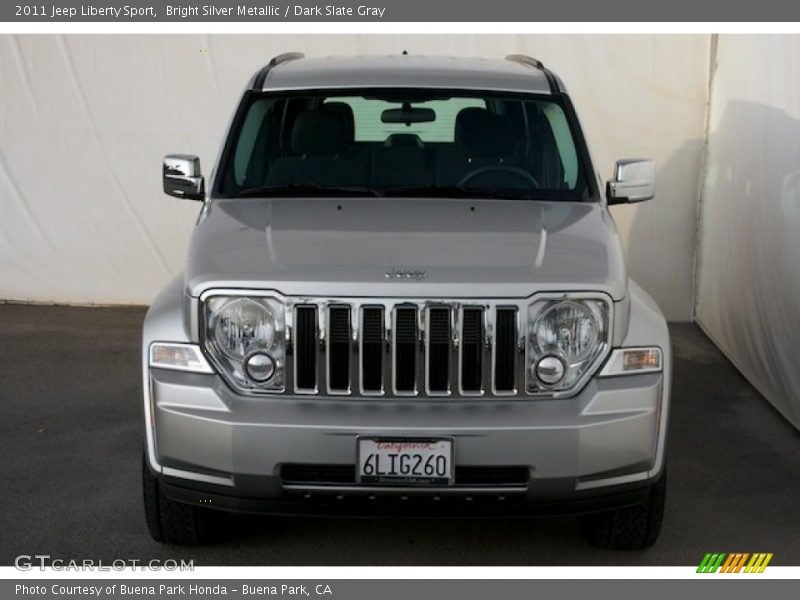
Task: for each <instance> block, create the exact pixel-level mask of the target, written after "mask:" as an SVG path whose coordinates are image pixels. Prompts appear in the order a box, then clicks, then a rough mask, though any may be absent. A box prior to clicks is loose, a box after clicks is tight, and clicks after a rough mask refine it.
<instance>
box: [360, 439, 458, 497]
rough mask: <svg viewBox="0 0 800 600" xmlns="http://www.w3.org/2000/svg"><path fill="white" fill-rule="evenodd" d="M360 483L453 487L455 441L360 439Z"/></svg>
mask: <svg viewBox="0 0 800 600" xmlns="http://www.w3.org/2000/svg"><path fill="white" fill-rule="evenodd" d="M357 443H358V450H357V455H358V461H357V462H358V481H359V482H360V483H373V484H383V485H393V484H394V485H397V484H401V485H450V484H452V483H453V440H449V439H406V438H403V439H400V438H358V442H357Z"/></svg>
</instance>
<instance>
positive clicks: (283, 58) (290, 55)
mask: <svg viewBox="0 0 800 600" xmlns="http://www.w3.org/2000/svg"><path fill="white" fill-rule="evenodd" d="M305 57H306V55H305V54H303V53H302V52H284V53H283V54H278V56H275V57H273V58H272V60H271V61H269V66H270V67H277V66H278V65H279V64H281V63H285V62H289V61H290V60H299V59H301V58H305Z"/></svg>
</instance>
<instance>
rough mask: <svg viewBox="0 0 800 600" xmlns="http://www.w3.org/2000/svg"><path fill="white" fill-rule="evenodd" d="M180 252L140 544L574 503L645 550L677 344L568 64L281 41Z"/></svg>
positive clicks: (645, 188) (596, 539) (161, 340)
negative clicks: (293, 48)
mask: <svg viewBox="0 0 800 600" xmlns="http://www.w3.org/2000/svg"><path fill="white" fill-rule="evenodd" d="M163 184H164V191H165V192H166V193H167V194H170V195H172V196H177V197H179V198H185V199H191V200H198V201H200V202H201V203H202V208H201V210H200V214H199V218H198V220H197V225H196V227H195V229H194V233H193V235H192V239H191V246H190V250H189V257H188V261H187V264H186V269H185V272H184V273H183V274H182V275H181V276H179V277H178V278H177V279H175V280H174V281H172V283H170V284H169V285H168V286H167V287H166V288H165V289H164V290H163V291H162V292H161V293H160V294H159V296H158V297H157V298H156V299H155V301H154V303H153V305H152V307H151V308H150V310H149V312H148V313H147V318H146V321H145V324H144V334H143V380H144V385H143V388H144V424H145V433H146V450H145V460H144V470H143V473H144V502H145V508H146V514H147V522H148V526H149V529H150V532H151V534H152V536H153V537H154V538H155V539H157V540H159V541H163V542H167V543H202V542H203V541H206V540H208V539H209V538H210V537H211V536H213V534H214V533H215V532H216V531H219V527H218V524H219V519H220V517H223V516H224V515H225V513H227V512H257V513H271V514H325V515H386V516H388V515H397V514H403V515H409V514H410V515H427V516H439V517H450V516H464V515H491V514H496V515H500V516H511V515H545V514H577V515H580V516H581V523H582V524H583V526H584V530H585V532H586V534H587V536H588V538H589V540H590V541H591V542H592V543H593V544H595V545H597V546H601V547H607V548H644V547H647V546H649V545H651V544H653V543H654V542H655V540H656V537H657V536H658V533H659V529H660V526H661V518H662V514H663V509H664V496H665V483H666V478H665V459H664V455H665V440H666V434H667V415H668V410H669V397H670V359H671V354H670V341H669V333H668V330H667V325H666V322H665V320H664V317H663V316H662V314H661V312H660V311H659V309H658V307H657V306H656V304H655V303H654V302H653V300H652V299H651V298H650V297H649V296H648V295H647V294H646V293H645V292H644V291H642V289H641V288H640V287H639V286H637V285H636V284H635V283H634V282H633V281H632V280H631V279H630V278H629V277H628V275H627V272H626V268H625V262H624V258H623V251H622V247H621V245H620V239H619V236H618V234H617V231H616V229H615V226H614V222H613V220H612V218H611V216H610V214H609V210H608V205H610V204H618V203H626V202H637V201H641V200H646V199H648V198H651V197H652V196H653V194H654V185H655V167H654V164H653V162H652V161H648V160H625V161H620V162H618V163H617V165H616V170H615V175H614V178H613V179H612V180H611V181H609V182H608V183H607V184H606V186H605V189H603V188H602V185H601V181H600V179H599V178H598V177H597V176H596V174H595V169H594V166H593V164H592V160H591V157H590V154H589V150H588V147H587V145H586V142H585V140H584V137H583V134H582V132H581V128H580V125H579V123H578V119H577V117H576V115H575V110H574V108H573V106H572V102H571V100H570V97H569V95H568V94H567V92H566V90H565V88H564V85H563V83H562V82H561V80H560V79H559V78H558V77H557V76H556V75H554V74H553V73H552V72H550V71H549V70H547V69H546V68H545V67H544V66H543V65H542V64H541V63H540V62H538V61H537V60H534V59H532V58H530V57H525V56H509V57H507V58H506V59H505V60H484V59H462V58H425V57H417V56H408V55H402V56H388V57H379V58H378V57H361V58H323V59H311V58H308V59H307V58H304V57H303V56H302V55H300V54H295V53H292V54H285V55H281V56H278V57H276V58H274V59H273V60H272V61H270V63H269V64H268V65H267V66H265V67H264V68H263V69H261V70H260V71H258V73H256V74H255V75H254V76H253V78H252V79H251V81H250V83H249V84H248V86H247V89H246V91H245V92H244V95H243V98H242V100H241V103H240V104H239V106H238V108H237V110H236V112H235V115H234V117H233V120H232V123H231V125H230V128H229V133H228V135H227V139H226V141H225V143H224V145H223V147H222V151H221V154H220V157H219V159H218V161H217V164H216V166H215V168H214V170H213V172H212V175H211V177H210V179H209V186H208V189H206V186H205V183H204V178H203V176H202V175H201V171H200V164H199V160H198V159H197V158H196V157H194V156H188V155H170V156H167V157H166V158H165V160H164V165H163Z"/></svg>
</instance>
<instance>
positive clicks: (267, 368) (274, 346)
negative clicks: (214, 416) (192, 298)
mask: <svg viewBox="0 0 800 600" xmlns="http://www.w3.org/2000/svg"><path fill="white" fill-rule="evenodd" d="M205 307H206V311H205V316H206V330H205V333H206V335H205V346H206V350H208V352H209V354H210V355H211V357H212V358H213V359H214V362H215V363H216V365H217V366H218V367H219V368H220V370H221V371H222V374H223V375H225V376H227V377H228V379H229V380H231V382H232V383H233V384H234V385H235V386H237V387H240V388H244V389H248V390H259V389H262V390H272V391H279V390H282V389H283V365H284V363H285V354H286V348H285V336H284V305H283V303H281V302H280V301H278V300H277V299H275V298H269V297H263V298H262V297H254V296H253V297H251V296H238V297H231V296H212V297H210V298H208V299H206V301H205Z"/></svg>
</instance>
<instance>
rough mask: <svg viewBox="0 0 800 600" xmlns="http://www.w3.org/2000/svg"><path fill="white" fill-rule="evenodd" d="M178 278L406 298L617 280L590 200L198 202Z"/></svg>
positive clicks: (600, 216)
mask: <svg viewBox="0 0 800 600" xmlns="http://www.w3.org/2000/svg"><path fill="white" fill-rule="evenodd" d="M387 273H392V274H391V275H389V276H387ZM409 275H410V276H409ZM186 284H187V288H188V291H189V293H190V294H191V295H192V296H197V295H199V294H201V293H202V292H203V291H204V290H206V289H209V288H212V287H241V288H261V289H274V290H276V291H279V292H281V293H283V294H285V295H292V296H332V297H337V296H384V297H416V298H428V297H431V298H435V297H453V298H458V297H461V298H480V297H484V298H490V297H491V298H506V297H507V298H520V297H527V296H529V295H531V294H533V293H534V292H541V291H571V290H572V291H575V290H581V291H602V292H606V293H608V294H609V295H610V296H611V297H612V298H614V299H621V298H622V297H624V296H625V289H626V277H625V265H624V260H623V254H622V249H621V246H620V242H619V236H618V235H617V232H616V229H615V227H614V224H613V222H612V220H611V218H610V216H609V215H608V213H607V211H606V210H605V209H604V208H603V207H602V206H601V205H599V204H594V203H591V204H590V203H575V202H534V201H506V200H469V199H467V200H465V199H407V198H347V199H343V198H280V199H252V198H248V199H236V200H215V201H213V202H212V203H210V204H209V205H207V206H206V207H205V208H204V210H203V213H202V214H201V217H200V219H199V221H198V224H197V227H196V228H195V231H194V234H193V236H192V242H191V247H190V252H189V261H188V265H187V271H186Z"/></svg>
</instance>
